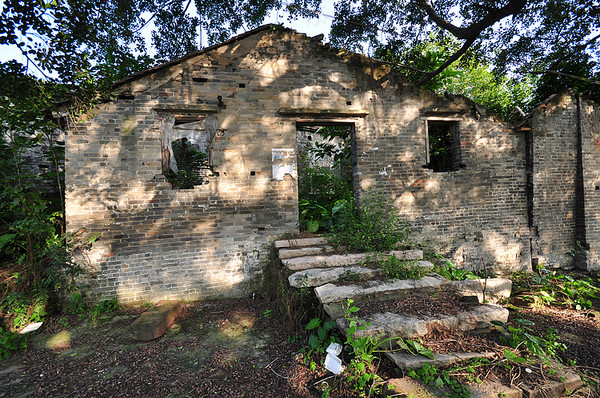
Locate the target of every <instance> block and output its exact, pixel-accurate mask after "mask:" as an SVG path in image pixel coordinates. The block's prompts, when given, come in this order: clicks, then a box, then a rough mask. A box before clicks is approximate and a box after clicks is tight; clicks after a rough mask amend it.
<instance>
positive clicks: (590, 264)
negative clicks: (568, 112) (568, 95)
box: [580, 101, 600, 270]
mask: <svg viewBox="0 0 600 398" xmlns="http://www.w3.org/2000/svg"><path fill="white" fill-rule="evenodd" d="M580 119H581V135H582V155H583V156H582V157H583V186H584V203H585V227H586V229H585V238H586V243H587V246H588V248H589V250H588V251H587V253H586V262H587V268H588V269H594V270H598V269H600V112H599V111H598V107H597V105H595V104H593V103H591V102H588V101H581V105H580Z"/></svg>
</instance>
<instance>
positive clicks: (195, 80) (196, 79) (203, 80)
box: [192, 77, 208, 83]
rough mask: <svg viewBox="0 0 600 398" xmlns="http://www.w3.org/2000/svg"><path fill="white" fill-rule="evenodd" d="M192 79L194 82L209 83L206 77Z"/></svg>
mask: <svg viewBox="0 0 600 398" xmlns="http://www.w3.org/2000/svg"><path fill="white" fill-rule="evenodd" d="M192 81H193V82H194V83H208V79H207V78H206V77H192Z"/></svg>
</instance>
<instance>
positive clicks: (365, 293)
mask: <svg viewBox="0 0 600 398" xmlns="http://www.w3.org/2000/svg"><path fill="white" fill-rule="evenodd" d="M446 282H447V279H445V278H443V277H441V276H439V275H437V274H432V275H429V276H425V277H423V278H421V279H420V280H413V279H407V280H395V281H367V282H365V283H364V285H347V286H337V285H334V284H333V283H327V284H325V285H323V286H319V287H316V288H315V294H316V295H317V298H318V299H319V301H320V302H321V304H323V309H324V310H325V312H327V314H328V315H329V316H330V317H331V318H332V319H337V318H340V317H342V316H344V313H345V311H346V310H345V308H346V303H347V302H348V299H352V300H354V301H355V303H356V304H357V305H359V306H360V303H363V302H364V301H365V300H379V301H381V300H394V299H401V298H405V297H408V296H410V295H411V294H412V293H413V292H415V291H419V292H421V293H423V292H428V293H432V294H433V293H435V292H437V291H440V290H441V285H442V284H444V283H446Z"/></svg>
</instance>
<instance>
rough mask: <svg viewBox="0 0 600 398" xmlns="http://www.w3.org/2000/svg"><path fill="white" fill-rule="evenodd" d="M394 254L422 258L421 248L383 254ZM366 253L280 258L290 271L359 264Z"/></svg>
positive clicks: (365, 257) (366, 256)
mask: <svg viewBox="0 0 600 398" xmlns="http://www.w3.org/2000/svg"><path fill="white" fill-rule="evenodd" d="M391 254H393V255H395V256H396V257H398V258H399V259H405V260H420V259H422V258H423V251H422V250H396V251H392V252H388V253H384V255H385V256H389V255H391ZM369 257H370V256H369V254H366V253H350V254H333V255H329V256H323V255H320V256H302V257H295V258H288V259H282V260H281V262H282V263H283V265H285V266H286V267H287V268H289V269H290V270H292V271H302V270H305V269H311V268H331V267H343V266H348V265H359V264H361V263H362V262H363V261H365V260H366V259H367V258H369Z"/></svg>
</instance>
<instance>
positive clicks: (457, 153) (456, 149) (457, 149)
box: [423, 116, 464, 173]
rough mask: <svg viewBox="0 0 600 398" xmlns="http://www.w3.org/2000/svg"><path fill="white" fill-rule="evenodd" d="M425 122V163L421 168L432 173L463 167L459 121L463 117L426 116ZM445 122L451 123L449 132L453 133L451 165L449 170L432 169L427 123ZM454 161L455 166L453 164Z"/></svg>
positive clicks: (449, 171)
mask: <svg viewBox="0 0 600 398" xmlns="http://www.w3.org/2000/svg"><path fill="white" fill-rule="evenodd" d="M424 122H425V165H424V166H423V168H426V169H429V170H431V171H432V172H434V173H451V172H455V171H459V170H460V169H462V168H464V164H463V162H462V149H461V133H460V132H461V130H460V123H461V122H463V119H460V118H452V117H439V116H438V117H436V116H433V117H427V118H425V119H424ZM430 122H434V123H439V124H443V123H447V124H448V125H452V127H451V128H452V129H453V131H452V132H451V134H452V135H453V141H454V142H455V144H454V145H452V146H451V151H452V152H451V156H452V161H451V164H452V167H451V168H450V169H449V170H434V169H433V168H431V167H430V164H431V154H430V148H429V123H430ZM455 163H456V166H454V164H455Z"/></svg>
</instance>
